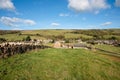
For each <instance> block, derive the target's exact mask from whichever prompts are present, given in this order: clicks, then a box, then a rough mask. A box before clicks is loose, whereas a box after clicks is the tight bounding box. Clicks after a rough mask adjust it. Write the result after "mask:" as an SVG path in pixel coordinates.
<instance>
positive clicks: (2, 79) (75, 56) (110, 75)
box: [0, 49, 120, 80]
mask: <svg viewBox="0 0 120 80" xmlns="http://www.w3.org/2000/svg"><path fill="white" fill-rule="evenodd" d="M0 80H120V62H117V61H114V60H112V59H110V58H106V57H105V56H101V55H98V54H96V53H95V52H92V51H88V50H84V49H44V50H37V51H31V52H28V53H27V54H21V55H15V56H12V57H10V58H8V59H2V60H0Z"/></svg>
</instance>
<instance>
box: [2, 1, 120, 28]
mask: <svg viewBox="0 0 120 80" xmlns="http://www.w3.org/2000/svg"><path fill="white" fill-rule="evenodd" d="M109 28H120V0H0V29H2V30H33V29H109Z"/></svg>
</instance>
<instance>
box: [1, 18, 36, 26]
mask: <svg viewBox="0 0 120 80" xmlns="http://www.w3.org/2000/svg"><path fill="white" fill-rule="evenodd" d="M0 22H1V23H3V24H5V25H7V26H11V27H18V26H23V25H24V26H29V25H35V24H36V23H35V21H33V20H29V19H21V18H16V17H13V18H10V17H4V16H3V17H1V18H0Z"/></svg>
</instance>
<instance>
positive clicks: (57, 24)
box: [51, 22, 60, 26]
mask: <svg viewBox="0 0 120 80" xmlns="http://www.w3.org/2000/svg"><path fill="white" fill-rule="evenodd" d="M51 25H52V26H59V25H60V24H59V23H55V22H54V23H51Z"/></svg>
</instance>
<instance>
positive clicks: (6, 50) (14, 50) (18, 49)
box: [0, 44, 48, 58]
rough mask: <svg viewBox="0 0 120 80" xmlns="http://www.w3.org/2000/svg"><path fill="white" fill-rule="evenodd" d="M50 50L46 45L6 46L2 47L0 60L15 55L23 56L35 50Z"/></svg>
mask: <svg viewBox="0 0 120 80" xmlns="http://www.w3.org/2000/svg"><path fill="white" fill-rule="evenodd" d="M44 48H48V47H47V46H44V45H29V44H27V45H26V44H20V45H14V44H12V45H10V44H5V45H4V46H3V45H0V58H6V57H9V56H12V55H15V54H23V53H25V52H27V51H31V50H35V49H44Z"/></svg>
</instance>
